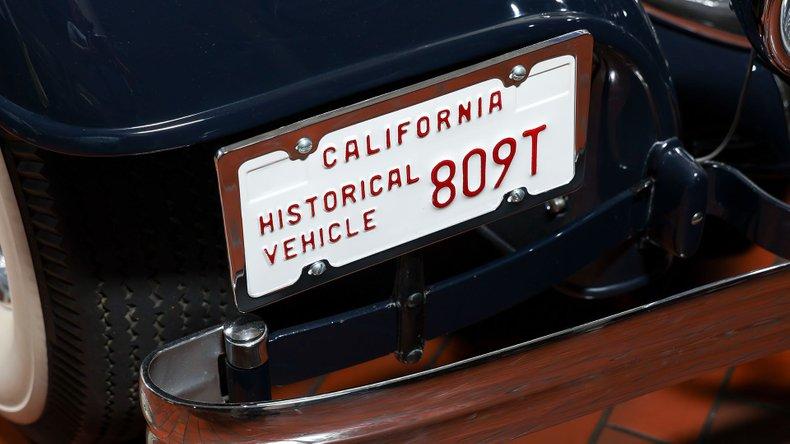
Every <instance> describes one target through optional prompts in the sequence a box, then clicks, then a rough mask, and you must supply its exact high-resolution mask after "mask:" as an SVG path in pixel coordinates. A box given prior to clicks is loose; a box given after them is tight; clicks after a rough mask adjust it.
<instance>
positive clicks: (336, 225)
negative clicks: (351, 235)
mask: <svg viewBox="0 0 790 444" xmlns="http://www.w3.org/2000/svg"><path fill="white" fill-rule="evenodd" d="M333 228H335V229H337V228H340V224H339V223H337V222H332V223H331V224H329V242H330V243H333V244H334V243H335V242H337V241H339V240H340V235H339V234H338V235H337V236H333V235H332V229H333Z"/></svg>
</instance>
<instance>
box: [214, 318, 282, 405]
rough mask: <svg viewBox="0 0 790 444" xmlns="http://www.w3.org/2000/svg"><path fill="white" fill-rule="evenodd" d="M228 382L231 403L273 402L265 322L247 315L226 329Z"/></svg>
mask: <svg viewBox="0 0 790 444" xmlns="http://www.w3.org/2000/svg"><path fill="white" fill-rule="evenodd" d="M222 336H223V342H224V348H225V380H226V383H227V390H228V401H230V402H256V401H265V400H269V399H271V382H270V380H269V352H268V349H267V342H268V340H269V329H268V327H267V326H266V323H265V322H263V320H262V319H261V318H260V317H258V316H255V315H252V314H246V315H242V316H239V317H238V318H236V319H234V320H232V321H228V322H227V323H225V326H224V328H223V330H222Z"/></svg>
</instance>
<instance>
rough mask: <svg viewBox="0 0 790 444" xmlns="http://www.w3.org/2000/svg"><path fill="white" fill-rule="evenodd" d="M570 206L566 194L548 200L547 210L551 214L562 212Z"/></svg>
mask: <svg viewBox="0 0 790 444" xmlns="http://www.w3.org/2000/svg"><path fill="white" fill-rule="evenodd" d="M567 206H568V199H567V198H565V197H564V196H560V197H555V198H554V199H551V200H550V201H548V202H546V211H548V212H549V213H551V214H560V213H562V212H563V211H565V207H567Z"/></svg>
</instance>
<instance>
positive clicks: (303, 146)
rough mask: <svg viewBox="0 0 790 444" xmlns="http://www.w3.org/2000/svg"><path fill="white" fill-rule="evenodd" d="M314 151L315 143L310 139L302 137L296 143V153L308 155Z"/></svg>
mask: <svg viewBox="0 0 790 444" xmlns="http://www.w3.org/2000/svg"><path fill="white" fill-rule="evenodd" d="M312 150H313V141H312V140H310V138H309V137H302V138H301V139H299V140H297V141H296V151H297V152H299V154H307V153H309V152H310V151H312Z"/></svg>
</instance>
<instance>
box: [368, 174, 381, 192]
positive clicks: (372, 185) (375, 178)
mask: <svg viewBox="0 0 790 444" xmlns="http://www.w3.org/2000/svg"><path fill="white" fill-rule="evenodd" d="M379 180H381V176H380V175H378V174H376V175H375V176H373V177H371V178H370V195H371V196H373V197H376V196H378V195H379V194H381V193H382V192H383V191H384V189H383V188H382V187H378V189H376V182H378V181H379Z"/></svg>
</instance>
